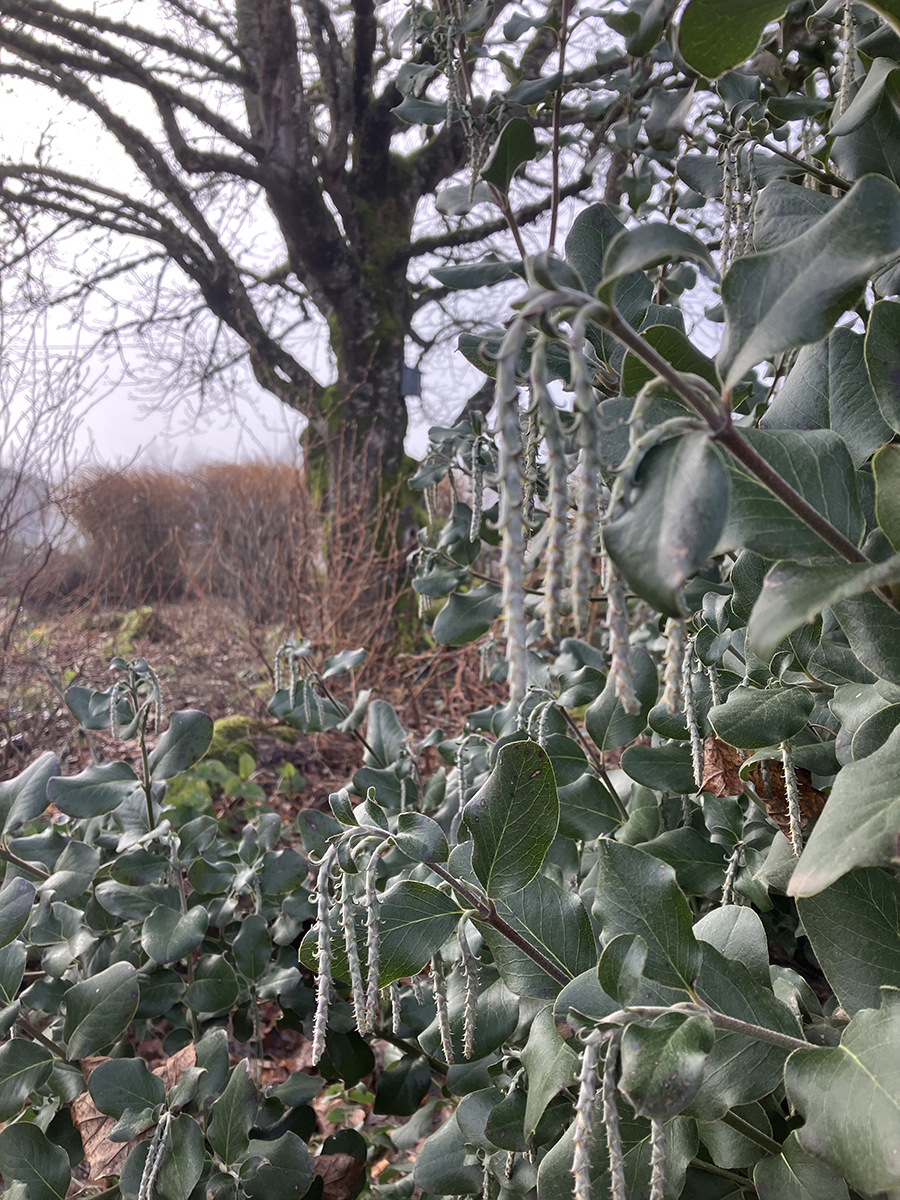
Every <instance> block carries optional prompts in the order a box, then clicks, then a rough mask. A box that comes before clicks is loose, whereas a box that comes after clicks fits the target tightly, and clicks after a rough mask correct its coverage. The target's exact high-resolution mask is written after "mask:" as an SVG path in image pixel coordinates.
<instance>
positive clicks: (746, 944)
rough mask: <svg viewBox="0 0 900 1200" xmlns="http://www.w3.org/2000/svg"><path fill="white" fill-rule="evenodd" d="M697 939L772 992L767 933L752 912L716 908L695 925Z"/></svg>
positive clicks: (730, 908)
mask: <svg viewBox="0 0 900 1200" xmlns="http://www.w3.org/2000/svg"><path fill="white" fill-rule="evenodd" d="M707 803H709V801H707ZM694 936H695V937H696V938H698V939H699V940H700V941H702V942H704V943H707V944H708V945H710V946H715V948H716V949H717V950H718V951H719V953H720V954H722V955H724V956H725V958H728V959H731V960H732V961H733V962H739V963H741V964H743V966H745V967H746V968H747V970H748V971H749V972H750V974H751V975H752V976H753V978H754V979H755V980H756V982H757V983H758V984H760V986H762V987H764V988H766V989H769V988H771V983H772V980H771V975H770V971H769V943H768V939H767V936H766V930H765V926H764V925H763V923H762V921H761V920H760V919H759V917H758V916H757V914H756V913H755V912H754V911H753V909H752V908H745V907H743V906H741V905H737V904H727V905H725V906H723V907H722V908H714V909H712V910H711V911H710V912H708V913H707V914H706V915H705V916H703V917H701V918H700V920H699V921H698V922H697V923H696V924H695V925H694Z"/></svg>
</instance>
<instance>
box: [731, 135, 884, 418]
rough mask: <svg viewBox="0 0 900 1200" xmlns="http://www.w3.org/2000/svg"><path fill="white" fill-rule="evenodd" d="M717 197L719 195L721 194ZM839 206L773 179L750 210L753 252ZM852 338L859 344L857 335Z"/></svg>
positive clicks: (823, 194) (769, 246)
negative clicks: (751, 215) (751, 213)
mask: <svg viewBox="0 0 900 1200" xmlns="http://www.w3.org/2000/svg"><path fill="white" fill-rule="evenodd" d="M758 162H759V158H758V156H757V163H758ZM720 177H721V171H720ZM719 194H720V195H721V190H720V192H719ZM839 203H840V201H839V200H838V199H837V198H836V197H835V196H831V195H829V194H828V193H827V192H814V191H813V190H812V188H808V187H804V186H803V185H802V184H799V183H790V182H789V181H788V180H787V179H774V180H773V181H772V182H771V183H770V184H769V185H768V186H767V187H765V188H764V189H763V191H762V192H761V193H760V196H759V199H758V200H757V204H756V209H755V210H754V215H753V245H754V248H755V249H756V250H757V252H759V251H762V250H773V249H774V248H775V247H776V246H783V245H784V244H785V242H792V241H793V240H794V238H797V237H799V236H800V234H801V233H806V231H807V229H810V228H811V227H812V226H813V225H815V223H816V221H818V220H819V218H820V217H824V216H825V214H826V213H827V212H831V210H832V209H833V208H834V207H835V205H836V204H839ZM837 332H838V330H835V333H837ZM846 332H849V330H847V331H846ZM832 336H834V335H832ZM854 336H855V337H856V338H857V339H859V341H860V342H861V338H860V335H859V334H855V335H854ZM855 357H856V356H854V358H855ZM798 362H799V358H798ZM794 370H796V366H795V367H793V368H792V369H791V374H793V371H794ZM863 370H865V367H863ZM777 402H778V397H777V396H776V397H775V401H774V402H773V404H775V403H777ZM791 428H793V426H791Z"/></svg>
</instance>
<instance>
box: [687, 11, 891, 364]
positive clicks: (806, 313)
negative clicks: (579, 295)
mask: <svg viewBox="0 0 900 1200" xmlns="http://www.w3.org/2000/svg"><path fill="white" fill-rule="evenodd" d="M694 3H696V0H694ZM732 7H733V6H732ZM898 251H900V191H898V189H897V187H896V185H895V184H894V183H892V182H891V181H890V180H888V179H886V178H885V177H884V176H881V175H867V176H864V177H863V178H862V179H860V180H858V182H857V183H855V184H854V185H853V187H852V188H851V189H850V191H849V192H848V193H847V195H846V196H845V197H844V198H843V200H841V202H840V203H839V204H837V205H835V207H834V208H833V209H832V210H831V211H830V212H828V213H826V214H825V216H823V217H822V218H821V219H820V220H819V221H817V222H816V223H815V224H814V225H813V226H812V227H811V228H810V229H809V230H807V232H806V233H803V234H801V235H800V236H799V237H797V238H795V239H794V240H793V241H791V242H787V243H785V244H784V245H783V246H780V247H778V249H776V250H768V251H765V252H764V253H762V254H750V255H747V256H746V257H744V258H740V259H738V260H737V262H735V263H734V264H733V265H732V267H731V269H730V270H729V271H728V273H727V274H726V276H725V278H724V280H723V282H722V301H723V304H724V306H725V319H726V334H725V342H724V344H723V346H722V350H721V353H720V355H719V369H720V371H721V373H722V375H723V376H724V379H725V386H726V387H727V388H733V387H734V386H735V384H737V383H738V382H739V380H740V379H741V377H742V376H743V375H744V374H746V372H747V371H749V370H750V369H751V368H752V367H754V366H756V364H757V363H759V362H761V361H762V360H763V359H765V358H770V357H772V356H773V355H775V354H781V353H783V352H784V351H785V350H792V349H793V348H794V347H795V346H805V345H807V344H809V343H810V342H817V341H820V340H821V339H822V338H823V337H825V335H826V334H827V333H828V332H829V331H830V330H831V327H832V326H833V325H834V323H835V321H836V320H837V319H838V317H840V315H841V314H842V313H843V312H845V311H846V309H847V308H848V307H852V306H853V304H854V303H855V302H856V300H857V298H858V297H859V295H860V294H861V292H862V289H863V288H864V287H865V284H866V283H867V281H868V280H869V279H870V278H871V276H872V275H873V274H875V272H876V271H878V270H879V269H880V268H881V267H883V266H884V265H885V264H886V263H887V262H889V261H890V260H891V259H892V258H893V257H894V256H895V255H896V254H897V252H898Z"/></svg>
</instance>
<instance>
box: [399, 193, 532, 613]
mask: <svg viewBox="0 0 900 1200" xmlns="http://www.w3.org/2000/svg"><path fill="white" fill-rule="evenodd" d="M448 190H450V189H448ZM464 190H465V191H466V192H467V193H468V190H469V189H468V188H465V189H464ZM521 270H522V264H521V263H519V262H507V261H504V260H502V259H498V258H488V259H484V260H483V261H482V262H474V263H464V264H462V265H460V266H458V267H432V268H431V274H432V275H433V276H434V278H435V279H436V280H437V281H438V283H442V284H443V285H444V286H445V287H449V288H453V290H454V291H469V290H471V289H473V288H481V287H487V286H489V285H490V284H492V283H500V282H501V281H502V280H504V279H513V278H514V277H515V276H516V275H518V274H520V273H521ZM417 590H418V589H417ZM425 594H426V595H431V594H432V593H430V592H428V593H425Z"/></svg>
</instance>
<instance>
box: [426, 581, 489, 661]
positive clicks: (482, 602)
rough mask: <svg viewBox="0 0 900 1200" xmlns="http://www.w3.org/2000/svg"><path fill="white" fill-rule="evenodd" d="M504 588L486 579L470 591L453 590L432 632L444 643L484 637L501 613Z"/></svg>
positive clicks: (464, 641) (447, 644) (436, 618)
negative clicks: (502, 589) (487, 581)
mask: <svg viewBox="0 0 900 1200" xmlns="http://www.w3.org/2000/svg"><path fill="white" fill-rule="evenodd" d="M500 608H501V590H500V588H499V587H498V586H497V584H496V583H483V584H481V586H480V587H477V588H473V589H472V590H471V591H470V592H454V593H453V595H452V596H450V597H449V599H448V600H447V603H446V604H445V605H444V607H443V608H442V609H441V611H440V612H439V613H438V615H437V616H436V617H435V619H434V625H433V626H432V630H431V632H432V634H433V635H434V640H435V641H436V642H439V643H440V644H441V645H442V646H465V645H467V644H468V643H469V642H475V641H477V640H478V638H480V637H483V635H484V634H486V633H487V631H488V630H489V629H490V627H491V626H492V625H493V623H494V622H495V621H496V620H497V618H498V617H499V616H500Z"/></svg>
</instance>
